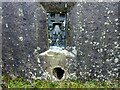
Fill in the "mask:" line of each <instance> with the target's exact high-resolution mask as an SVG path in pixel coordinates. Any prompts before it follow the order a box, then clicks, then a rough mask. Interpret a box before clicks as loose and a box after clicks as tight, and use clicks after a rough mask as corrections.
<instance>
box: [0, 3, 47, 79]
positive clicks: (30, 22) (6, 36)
mask: <svg viewBox="0 0 120 90" xmlns="http://www.w3.org/2000/svg"><path fill="white" fill-rule="evenodd" d="M2 9H3V13H2V16H3V18H2V33H3V34H2V35H3V36H2V44H3V45H2V48H3V50H2V53H3V57H2V60H3V63H4V64H3V68H4V70H3V72H5V73H7V74H9V75H11V76H12V75H15V76H17V75H20V76H23V77H26V78H31V77H32V75H33V74H34V76H36V75H37V76H40V75H41V73H42V70H41V66H39V65H38V62H37V59H36V58H35V54H36V50H38V52H39V53H41V52H44V51H46V50H47V48H48V46H47V35H46V34H47V33H46V30H45V29H46V28H47V26H46V13H45V11H44V10H43V8H42V6H41V5H40V4H38V3H29V2H27V3H25V2H22V3H19V2H13V3H12V2H10V3H7V2H4V3H3V4H2ZM32 73H33V74H32Z"/></svg>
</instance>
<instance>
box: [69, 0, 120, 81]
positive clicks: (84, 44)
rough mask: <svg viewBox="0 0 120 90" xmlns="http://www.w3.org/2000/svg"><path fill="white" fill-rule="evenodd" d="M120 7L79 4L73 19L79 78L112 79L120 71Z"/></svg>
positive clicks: (71, 18)
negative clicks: (119, 18)
mask: <svg viewBox="0 0 120 90" xmlns="http://www.w3.org/2000/svg"><path fill="white" fill-rule="evenodd" d="M118 5H119V4H118V3H115V2H112V3H111V2H107V3H105V2H101V3H95V2H87V3H77V4H76V5H75V7H74V8H73V10H71V12H70V15H69V18H70V22H71V25H72V29H73V33H74V35H73V38H74V43H75V46H76V49H77V61H78V69H77V74H78V76H79V78H82V77H83V78H84V79H95V78H96V79H101V80H104V79H110V78H115V77H118V75H119V71H118V70H119V69H120V64H119V63H120V51H119V48H120V42H119V40H120V37H119V35H120V33H119V28H118V25H119V22H118V17H119V15H118Z"/></svg>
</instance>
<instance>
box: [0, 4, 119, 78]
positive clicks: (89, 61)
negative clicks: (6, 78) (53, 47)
mask: <svg viewBox="0 0 120 90" xmlns="http://www.w3.org/2000/svg"><path fill="white" fill-rule="evenodd" d="M53 7H54V6H53ZM118 7H119V3H117V2H115V3H114V2H111V3H110V2H107V3H94V2H91V3H89V2H87V3H84V2H81V3H79V2H77V3H76V4H75V6H74V7H73V8H71V11H70V12H68V14H67V15H68V33H67V34H68V37H69V35H70V38H68V39H69V41H67V43H69V44H70V45H68V47H66V49H67V50H68V51H70V52H71V51H72V47H69V46H71V45H72V46H73V47H74V48H76V50H77V58H76V59H70V60H68V64H67V65H69V67H68V72H70V73H72V74H71V77H73V79H76V76H77V78H78V79H81V80H88V79H96V80H106V79H107V80H111V79H113V78H118V77H119V75H120V73H119V72H120V50H119V49H120V43H119V41H120V37H119V36H120V33H119V28H118V26H119V22H118V21H119V15H120V14H119V12H120V11H119V10H120V9H118ZM2 9H3V13H2V30H3V31H2V35H3V36H2V44H3V45H2V48H3V50H2V60H3V69H4V70H3V72H4V73H7V74H9V75H11V76H12V75H20V76H23V77H26V78H29V79H30V78H33V79H35V78H36V79H42V78H44V77H45V75H46V74H45V71H44V69H43V63H44V59H39V60H38V58H37V55H39V54H40V53H42V52H44V51H46V50H48V41H47V40H48V39H47V19H46V18H47V16H46V11H45V9H44V8H43V7H42V6H41V5H40V3H37V2H36V3H35V2H31V3H29V2H27V3H25V2H21V3H20V2H19V3H18V2H16V3H15V2H13V3H5V2H4V3H3V5H2ZM74 50H75V49H74ZM76 61H77V62H76ZM69 62H70V63H69ZM70 79H71V78H70Z"/></svg>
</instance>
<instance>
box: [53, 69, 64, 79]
mask: <svg viewBox="0 0 120 90" xmlns="http://www.w3.org/2000/svg"><path fill="white" fill-rule="evenodd" d="M64 72H65V71H64V70H63V69H62V68H60V67H56V68H54V69H53V75H54V76H55V77H56V78H58V79H61V78H62V77H63V75H64Z"/></svg>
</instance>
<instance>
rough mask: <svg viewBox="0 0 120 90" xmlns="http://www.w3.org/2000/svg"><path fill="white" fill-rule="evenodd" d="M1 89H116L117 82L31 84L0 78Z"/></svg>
mask: <svg viewBox="0 0 120 90" xmlns="http://www.w3.org/2000/svg"><path fill="white" fill-rule="evenodd" d="M2 80H3V84H2V87H3V88H118V87H119V85H118V82H115V81H114V82H112V83H111V82H97V81H87V82H80V81H59V82H51V81H44V80H42V81H41V80H33V81H32V82H31V83H30V82H28V81H25V80H24V79H23V78H19V77H18V78H16V79H11V78H6V77H5V76H3V77H2Z"/></svg>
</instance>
